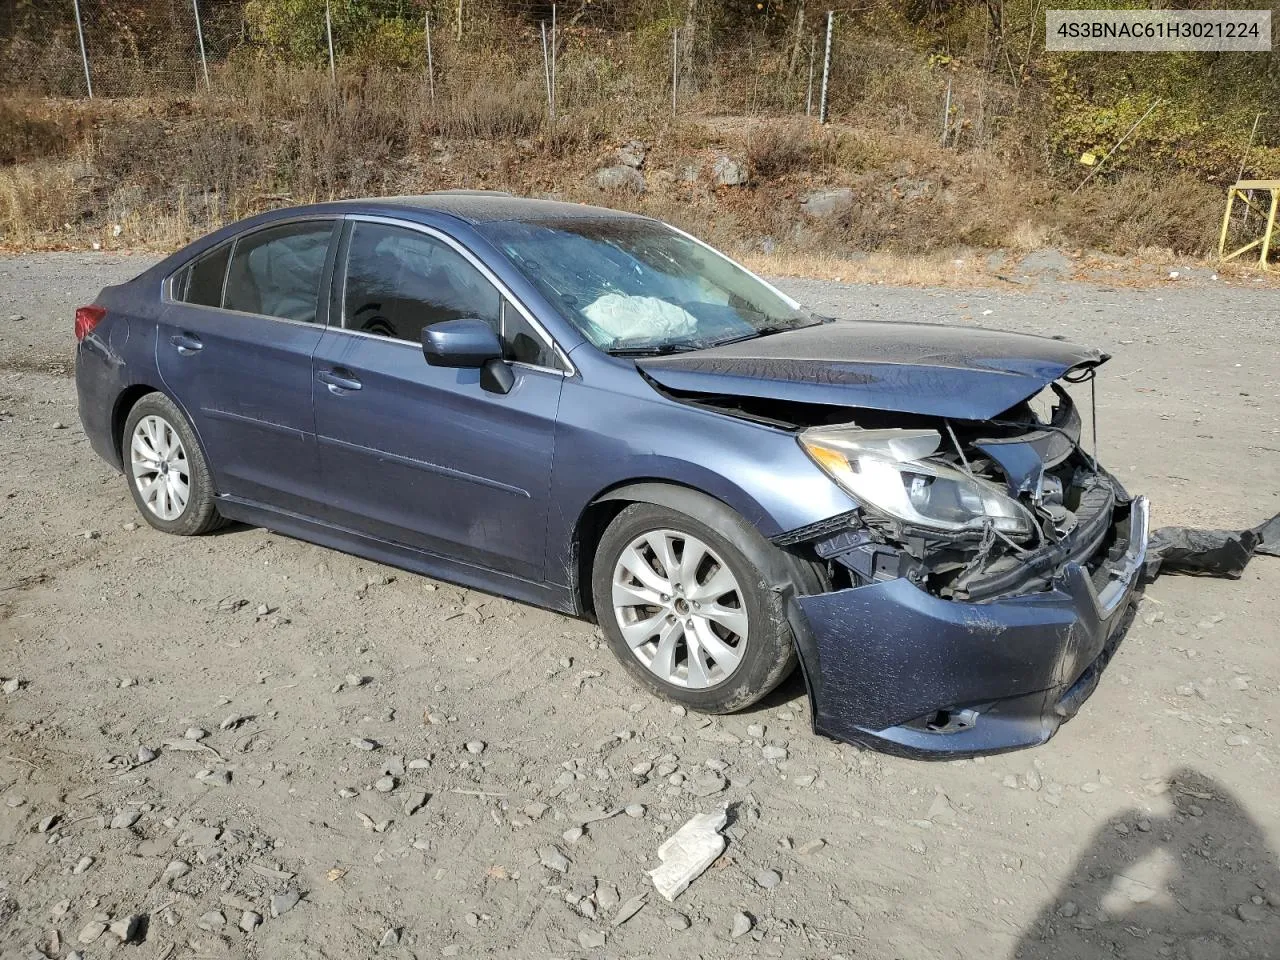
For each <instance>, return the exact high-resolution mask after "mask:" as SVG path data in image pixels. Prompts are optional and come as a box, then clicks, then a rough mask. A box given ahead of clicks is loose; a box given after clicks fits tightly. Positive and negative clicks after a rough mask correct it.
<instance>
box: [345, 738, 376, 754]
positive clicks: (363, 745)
mask: <svg viewBox="0 0 1280 960" xmlns="http://www.w3.org/2000/svg"><path fill="white" fill-rule="evenodd" d="M351 745H352V746H353V747H355V748H356V749H357V750H366V751H368V750H377V749H378V744H377V743H376V742H375V741H373V740H366V739H365V738H364V737H352V738H351Z"/></svg>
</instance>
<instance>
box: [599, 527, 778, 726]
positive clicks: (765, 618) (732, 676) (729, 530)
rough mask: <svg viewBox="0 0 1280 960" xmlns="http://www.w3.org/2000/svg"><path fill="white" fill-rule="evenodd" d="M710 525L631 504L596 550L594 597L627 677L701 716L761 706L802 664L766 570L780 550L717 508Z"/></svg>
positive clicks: (608, 637)
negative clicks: (763, 699)
mask: <svg viewBox="0 0 1280 960" xmlns="http://www.w3.org/2000/svg"><path fill="white" fill-rule="evenodd" d="M715 507H716V508H717V509H716V510H715V514H716V515H715V516H708V517H707V518H706V522H704V521H703V520H701V519H698V518H695V517H693V516H690V515H688V514H685V513H681V512H680V511H678V510H675V509H672V508H669V507H665V506H659V505H657V504H652V503H635V504H631V505H630V506H628V507H626V508H625V509H623V510H622V512H621V513H619V514H618V516H617V517H616V518H615V519H614V520H613V522H612V523H611V524H610V525H609V527H608V528H607V529H606V530H605V532H604V535H603V536H602V537H601V539H600V543H599V544H598V546H597V548H596V555H595V562H594V565H593V569H592V584H591V586H592V595H593V598H594V602H595V611H596V616H597V619H598V620H599V623H600V626H601V629H602V630H603V632H604V635H605V638H606V639H607V640H608V642H609V645H610V647H612V648H613V652H614V654H615V655H616V656H617V657H618V659H619V660H621V661H622V664H623V665H624V666H625V667H626V668H627V670H628V671H630V673H631V674H632V675H633V676H634V677H635V678H636V679H637V680H639V681H640V682H641V683H642V684H644V686H646V687H648V688H649V689H650V690H652V691H653V692H654V693H656V694H657V695H658V696H661V697H663V698H665V699H668V700H674V701H676V702H677V703H681V704H684V705H686V706H688V707H689V708H691V709H693V710H697V711H700V712H702V713H731V712H733V711H735V710H741V709H743V708H745V707H748V706H750V705H751V704H753V703H755V702H756V701H758V700H759V699H760V698H761V697H763V696H765V695H766V694H768V693H769V692H770V691H771V690H773V688H774V687H776V686H777V685H778V684H779V683H780V682H781V681H782V680H783V679H784V678H785V677H786V676H787V674H789V673H790V672H791V670H792V668H793V667H794V666H795V662H796V657H795V644H794V640H793V637H792V633H791V627H790V624H789V623H788V622H787V619H786V612H785V607H784V601H783V598H782V596H781V594H780V593H779V591H778V590H777V589H775V587H774V585H773V584H771V583H770V582H769V580H768V578H766V576H765V574H764V573H763V572H762V569H763V568H770V567H776V563H772V564H771V563H770V559H771V558H770V557H768V556H767V552H768V551H772V550H775V548H774V547H773V546H772V545H771V544H769V543H768V542H767V541H765V540H764V539H763V538H762V537H760V535H759V534H758V533H757V532H756V531H755V530H754V529H753V528H751V527H750V526H749V525H748V524H747V523H746V522H745V521H743V520H742V519H741V518H740V517H738V516H737V514H734V513H733V512H732V511H730V510H728V508H726V507H724V506H723V505H721V504H718V503H716V504H715Z"/></svg>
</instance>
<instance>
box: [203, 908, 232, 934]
mask: <svg viewBox="0 0 1280 960" xmlns="http://www.w3.org/2000/svg"><path fill="white" fill-rule="evenodd" d="M226 925H227V918H226V915H225V914H223V912H222V911H221V910H210V911H209V912H208V913H203V914H201V915H200V918H199V919H198V920H196V926H197V927H199V928H200V929H201V930H208V931H209V932H211V933H212V932H215V931H218V930H221V929H222V928H223V927H225V926H226Z"/></svg>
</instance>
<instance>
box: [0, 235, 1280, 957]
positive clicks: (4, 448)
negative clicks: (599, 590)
mask: <svg viewBox="0 0 1280 960" xmlns="http://www.w3.org/2000/svg"><path fill="white" fill-rule="evenodd" d="M145 264H146V261H143V260H142V259H140V258H128V257H111V258H108V257H105V256H86V255H42V256H32V257H26V258H9V259H0V530H3V545H4V548H5V549H4V552H3V555H2V556H0V678H3V679H5V680H8V679H11V678H16V679H17V680H18V681H19V684H18V687H17V689H16V690H13V691H12V692H5V693H0V955H2V956H3V957H5V958H8V957H15V958H17V957H27V956H49V957H55V956H56V957H68V956H70V951H72V950H78V951H79V952H80V955H81V956H83V957H86V958H94V957H106V956H112V957H138V958H145V960H167V958H186V957H254V958H259V957H260V958H285V957H289V958H292V957H299V958H333V960H337V958H359V957H366V956H377V957H389V958H390V957H405V958H407V957H420V958H426V957H438V956H462V957H478V956H498V957H544V956H545V957H590V956H601V957H603V956H607V957H645V956H682V957H685V956H688V957H695V956H698V957H708V958H713V957H728V956H733V957H738V956H765V957H769V956H774V957H788V958H792V957H797V958H835V957H846V958H850V960H852V958H910V960H915V958H928V960H935V958H943V957H948V958H949V957H956V958H983V960H988V958H996V957H998V958H1007V957H1015V956H1021V957H1050V956H1052V957H1066V958H1072V957H1126V958H1156V957H1173V958H1181V960H1217V958H1221V960H1227V958H1231V960H1238V958H1258V960H1261V958H1267V957H1277V956H1280V870H1278V869H1277V861H1276V850H1277V849H1280V804H1277V802H1276V797H1277V795H1280V770H1278V769H1277V763H1278V762H1280V739H1278V737H1280V729H1277V710H1276V705H1277V703H1278V702H1280V698H1278V697H1277V693H1278V692H1280V642H1278V641H1280V630H1278V629H1277V626H1276V624H1277V622H1280V561H1275V560H1272V559H1269V558H1260V559H1258V560H1257V561H1255V563H1254V564H1253V565H1252V566H1251V567H1250V568H1249V570H1248V571H1247V572H1246V575H1245V576H1244V578H1243V579H1242V580H1240V581H1237V582H1231V581H1217V580H1208V579H1191V578H1178V577H1169V578H1165V579H1162V580H1160V581H1158V582H1157V583H1156V584H1154V585H1153V586H1152V587H1151V588H1150V589H1149V591H1148V594H1147V599H1146V600H1145V602H1144V603H1143V605H1142V609H1141V611H1140V614H1139V616H1138V618H1137V620H1136V623H1135V627H1134V629H1133V631H1132V633H1131V635H1130V637H1129V639H1128V640H1127V641H1126V643H1125V644H1124V645H1123V646H1122V647H1121V649H1120V652H1119V654H1118V657H1117V659H1116V661H1115V663H1114V665H1113V666H1112V668H1111V669H1110V670H1109V671H1108V674H1107V675H1106V676H1105V677H1104V680H1103V683H1102V686H1101V688H1100V689H1099V691H1098V692H1097V694H1096V695H1095V696H1094V697H1093V699H1092V700H1091V701H1090V702H1089V703H1088V705H1087V706H1086V707H1085V709H1084V710H1083V711H1082V713H1081V715H1080V716H1079V717H1077V718H1076V719H1075V720H1074V721H1073V722H1071V723H1070V724H1068V725H1067V726H1066V727H1064V728H1063V730H1062V731H1061V733H1060V734H1059V735H1058V736H1057V737H1056V738H1055V739H1054V740H1053V741H1051V742H1050V743H1049V744H1048V745H1047V746H1045V747H1042V748H1040V749H1038V750H1034V751H1029V752H1023V753H1016V754H1011V755H1006V756H1001V757H996V758H990V759H986V760H977V761H967V762H957V763H947V764H924V763H915V762H910V761H903V760H895V759H890V758H886V757H882V756H879V755H877V754H873V753H866V752H860V751H858V750H856V749H853V748H851V747H846V746H841V745H838V744H835V743H832V742H829V741H826V740H823V739H820V738H817V737H815V736H814V735H813V734H812V733H811V732H810V731H809V729H808V710H807V704H806V702H805V699H804V696H803V690H802V688H801V686H800V684H799V682H798V681H797V680H795V679H793V681H792V682H790V683H789V684H787V685H785V686H784V689H783V690H782V691H781V692H780V693H779V694H778V695H777V696H775V697H774V698H772V700H771V701H770V702H769V703H768V704H767V705H766V706H764V707H762V708H760V709H756V710H753V711H751V712H748V713H746V714H742V715H739V716H733V717H726V718H718V719H707V718H702V717H698V716H694V715H692V714H690V715H682V714H680V713H678V712H674V711H673V710H672V709H671V708H670V707H669V706H668V705H666V704H664V703H660V702H658V701H656V700H653V699H651V698H650V697H649V696H647V695H646V694H644V693H642V692H641V691H639V690H638V689H636V688H635V687H633V686H631V685H630V684H629V683H628V682H627V679H626V677H625V675H624V673H623V671H622V670H621V669H620V668H619V667H618V666H617V665H616V664H615V662H614V661H613V660H612V658H611V655H610V654H609V652H608V651H607V649H604V648H603V647H602V646H601V645H600V644H599V642H598V640H597V635H596V632H595V630H594V628H593V627H592V626H591V625H589V624H585V623H579V622H576V621H573V620H569V619H566V618H564V617H561V616H558V615H555V614H552V613H548V612H545V611H542V610H538V609H534V608H531V607H526V606H521V605H520V604H516V603H511V602H508V601H506V600H501V599H497V598H495V597H491V596H487V595H485V594H481V593H477V592H475V591H469V590H463V589H460V588H458V587H454V586H450V585H448V584H445V583H435V582H431V581H428V580H426V579H423V578H420V577H416V576H412V575H409V574H405V573H402V572H399V571H396V570H393V569H390V568H385V567H380V566H378V565H376V564H371V563H367V562H365V561H362V560H358V559H355V558H352V557H348V556H344V555H341V554H338V553H334V552H331V551H328V550H324V549H321V548H319V547H314V546H310V545H308V544H305V543H299V542H296V541H293V540H289V539H285V538H283V537H279V536H276V535H274V534H271V533H268V532H266V531H264V530H258V529H247V528H242V527H236V528H232V529H230V530H227V531H225V532H224V533H222V534H220V535H217V536H212V537H206V538H200V539H178V538H171V537H166V536H164V535H162V534H159V533H156V532H153V531H152V530H151V529H150V528H148V527H146V526H145V525H142V524H140V523H139V522H138V518H137V517H136V515H135V513H134V510H133V506H132V503H131V501H130V499H129V497H128V494H127V492H126V489H125V486H124V482H123V480H122V479H121V478H120V477H119V476H118V475H116V474H114V473H113V472H112V471H111V470H110V469H109V468H107V467H106V466H105V465H104V464H103V463H101V462H100V461H99V460H98V459H97V458H96V457H95V456H94V455H93V454H92V453H91V451H90V450H89V448H88V445H87V443H86V441H85V439H84V437H83V436H82V434H81V432H80V429H79V423H78V420H77V416H76V410H75V390H74V384H73V381H72V379H71V376H70V374H71V363H70V356H71V339H72V338H71V314H72V310H73V308H74V307H75V306H76V305H77V304H79V303H82V302H87V301H88V300H90V299H91V298H92V296H93V294H94V293H95V292H96V290H97V289H98V288H99V287H100V286H102V285H103V284H105V283H108V282H113V281H115V280H117V279H122V278H124V277H127V276H130V275H132V274H133V273H135V272H137V271H138V270H140V269H142V268H143V266H145ZM787 286H789V287H790V288H791V289H792V290H794V291H796V292H797V293H798V295H800V296H801V297H802V298H803V299H806V300H807V301H808V302H809V303H811V304H812V305H813V306H815V307H817V308H820V309H826V310H829V311H832V312H835V311H839V312H843V313H845V314H847V315H863V316H871V317H878V318H886V319H887V318H898V317H905V318H910V319H918V320H926V319H930V320H940V321H943V322H949V323H959V324H973V325H986V326H996V327H1009V328H1015V329H1027V330H1032V331H1036V332H1041V333H1047V334H1061V335H1065V336H1067V337H1070V338H1074V339H1080V340H1083V341H1086V342H1090V343H1096V344H1098V345H1100V346H1102V347H1103V348H1104V349H1106V350H1108V351H1109V352H1111V353H1113V354H1114V355H1115V359H1114V360H1113V361H1112V362H1111V363H1110V364H1109V365H1108V366H1107V368H1106V369H1105V373H1104V375H1103V376H1102V377H1101V378H1100V382H1101V389H1100V403H1101V407H1100V411H1099V419H1100V433H1101V454H1102V458H1103V459H1104V461H1105V462H1107V463H1108V464H1110V465H1111V466H1112V468H1113V469H1114V470H1116V472H1118V473H1119V474H1120V475H1121V476H1122V477H1123V478H1124V480H1125V481H1126V483H1128V484H1129V486H1130V487H1131V488H1132V489H1134V490H1137V491H1143V492H1146V493H1148V494H1150V495H1151V496H1152V498H1153V501H1154V508H1155V519H1156V522H1157V523H1158V524H1160V523H1191V524H1200V525H1226V526H1243V525H1252V524H1254V523H1257V522H1259V521H1261V520H1262V519H1264V518H1265V517H1269V516H1270V515H1271V514H1273V513H1275V512H1276V511H1277V510H1278V509H1280V402H1278V401H1280V320H1278V319H1277V315H1278V314H1280V310H1278V309H1277V308H1278V307H1280V296H1278V295H1277V294H1276V293H1274V292H1268V291H1265V290H1263V289H1260V288H1258V287H1255V286H1252V285H1248V284H1242V285H1235V286H1228V285H1225V284H1220V283H1214V282H1212V281H1209V280H1207V279H1198V280H1193V281H1192V282H1190V283H1186V282H1183V281H1178V282H1176V283H1169V284H1167V285H1165V286H1161V287H1158V288H1155V289H1148V290H1146V291H1133V290H1127V291H1117V290H1107V289H1104V288H1099V287H1086V286H1080V285H1073V284H1065V283H1058V282H1055V281H1051V280H1048V279H1045V280H1043V281H1041V282H1038V283H1031V284H1027V285H1009V286H1007V287H1006V288H1001V289H996V290H986V291H981V292H957V291H954V290H946V291H928V290H924V291H922V290H904V289H891V288H886V287H852V286H848V287H846V286H840V285H837V284H830V283H816V282H792V283H789V284H787ZM14 315H20V316H21V318H22V319H13V316H14ZM12 687H13V684H9V687H8V688H6V689H11V688H12ZM188 728H201V729H203V730H206V731H209V733H208V735H207V736H205V737H203V738H201V739H199V740H198V741H197V740H185V739H184V732H185V731H187V730H188ZM224 728H225V729H224ZM759 728H763V731H761V730H760V729H759ZM192 735H193V736H195V735H196V734H195V732H193V734H192ZM359 740H369V741H373V742H374V743H375V744H377V745H378V746H377V749H373V750H364V749H360V748H359V746H357V745H355V743H354V742H355V741H359ZM197 744H199V746H197ZM362 745H363V744H362ZM468 745H470V746H468ZM765 745H773V746H783V747H785V750H786V758H785V759H783V760H766V759H765V758H764V755H763V752H762V751H763V747H764V746H765ZM183 747H187V748H190V749H181V748H183ZM140 748H146V750H147V751H154V752H155V754H156V755H155V757H154V759H149V760H148V761H147V762H139V749H140ZM773 752H774V751H770V753H771V754H772V753H773ZM149 756H150V753H148V752H144V753H143V754H142V757H144V758H146V757H149ZM717 773H718V776H719V777H722V778H723V780H724V781H725V782H726V786H725V788H724V789H723V790H721V791H719V792H711V793H709V795H706V796H696V795H695V794H696V793H708V792H709V791H711V790H714V789H715V787H716V786H717V785H718V784H717V782H716V777H715V776H712V774H717ZM385 776H390V777H392V778H393V779H392V780H391V781H383V782H381V783H378V781H379V780H381V779H382V778H384V777H385ZM682 779H683V782H681V781H682ZM388 786H393V788H392V789H391V790H390V791H389V792H382V790H381V789H380V788H385V787H388ZM419 804H421V808H420V809H417V810H416V811H415V812H410V811H411V810H413V809H414V807H416V806H418V805H419ZM637 804H638V805H641V806H640V807H634V806H633V807H632V808H631V809H630V810H629V811H627V812H621V813H617V814H616V815H613V816H609V814H611V813H614V812H615V811H617V810H619V809H620V808H625V807H628V805H637ZM725 804H728V806H729V811H730V826H729V828H728V830H727V834H728V836H729V846H728V849H727V851H726V853H725V856H724V857H723V858H722V859H721V860H720V861H718V862H717V863H716V864H715V865H714V866H713V867H712V869H710V870H709V871H708V872H707V873H706V874H704V875H703V876H702V877H701V878H700V879H699V880H697V881H695V882H694V884H693V886H692V887H691V888H690V889H689V890H688V892H686V893H685V894H684V895H683V896H682V897H681V898H680V899H679V900H678V901H677V902H676V904H675V905H674V906H671V905H668V904H667V903H665V902H664V901H662V900H661V899H660V898H658V897H657V895H656V894H655V893H654V892H653V890H652V888H651V886H650V884H649V881H648V878H647V877H646V875H645V871H646V870H647V869H651V868H653V867H655V866H657V864H658V861H657V858H656V855H655V851H656V848H657V846H658V844H659V843H660V842H661V841H662V839H663V838H665V837H666V836H668V835H670V834H671V833H672V832H673V830H674V829H675V828H676V827H678V826H679V825H680V824H682V823H683V822H684V821H685V820H686V819H687V818H688V817H689V816H690V815H692V814H694V813H696V812H700V811H709V810H713V809H716V808H718V807H721V806H723V805H725ZM631 814H636V815H635V816H633V815H631ZM49 818H53V819H52V820H50V819H49ZM545 864H551V865H552V866H547V865H545ZM768 871H775V872H776V873H769V872H768ZM779 878H780V880H779ZM775 881H778V882H775ZM646 891H648V897H647V900H646V901H645V902H644V904H643V906H642V907H641V909H640V910H639V911H638V912H637V913H635V914H634V915H633V916H631V917H630V919H625V922H622V923H617V924H616V925H615V923H616V921H617V920H618V919H619V918H620V907H623V906H624V905H625V904H626V903H627V901H628V900H629V899H630V898H632V897H633V896H635V895H637V894H642V893H645V892H646ZM295 901H296V902H295ZM632 906H634V904H632ZM630 909H631V907H625V909H623V910H622V913H623V914H625V913H626V912H627V911H628V910H630ZM738 913H743V914H745V915H746V917H747V918H748V919H747V920H746V921H743V920H741V919H739V920H738V923H739V925H741V924H743V923H749V924H750V927H751V929H750V930H749V931H748V932H746V933H742V932H741V929H739V931H738V932H739V933H740V934H741V935H740V936H738V937H737V938H736V939H735V938H733V937H732V936H731V934H732V933H733V931H734V927H735V915H736V914H738ZM135 915H136V916H138V917H140V920H138V921H137V924H136V926H135V929H134V930H133V931H132V934H131V940H133V941H142V942H141V943H140V944H139V943H134V942H131V943H128V944H122V943H121V942H120V934H126V935H128V934H130V931H129V930H128V929H127V928H128V927H129V925H130V924H129V921H128V918H129V917H131V916H135ZM258 918H260V920H261V923H260V925H257V926H255V925H254V921H255V919H258ZM112 922H115V924H116V926H115V928H114V931H118V932H113V930H107V931H106V932H103V933H101V934H100V935H99V936H97V937H96V939H94V938H93V937H94V934H95V933H97V932H98V931H99V929H100V926H101V925H102V924H106V923H112ZM244 928H248V931H249V932H246V929H244ZM82 938H83V939H84V940H92V942H90V943H88V944H87V945H86V944H84V943H82V942H81V939H82ZM601 941H603V946H599V945H597V944H599V943H600V942H601Z"/></svg>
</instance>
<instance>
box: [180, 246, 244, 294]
mask: <svg viewBox="0 0 1280 960" xmlns="http://www.w3.org/2000/svg"><path fill="white" fill-rule="evenodd" d="M230 258H231V245H230V244H224V245H222V246H221V247H218V248H217V249H216V250H210V251H209V252H208V253H206V254H203V255H201V256H200V257H197V258H196V259H195V260H194V261H193V262H192V263H191V264H190V265H189V266H186V267H184V268H183V269H182V270H181V271H180V272H179V273H178V275H177V276H176V277H174V278H173V299H175V300H181V301H182V302H183V303H193V304H196V305H198V306H204V307H220V306H222V286H223V281H224V280H225V279H226V276H227V261H228V260H229V259H230Z"/></svg>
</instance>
